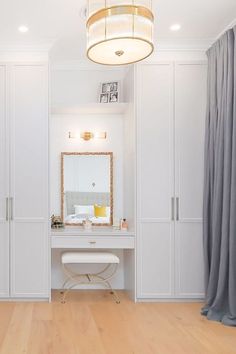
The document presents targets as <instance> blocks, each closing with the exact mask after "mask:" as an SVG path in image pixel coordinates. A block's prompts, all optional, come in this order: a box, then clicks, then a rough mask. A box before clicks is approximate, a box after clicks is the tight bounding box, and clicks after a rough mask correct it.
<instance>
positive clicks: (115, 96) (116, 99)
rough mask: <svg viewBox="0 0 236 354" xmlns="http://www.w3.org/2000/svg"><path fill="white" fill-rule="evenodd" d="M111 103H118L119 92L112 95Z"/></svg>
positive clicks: (110, 96)
mask: <svg viewBox="0 0 236 354" xmlns="http://www.w3.org/2000/svg"><path fill="white" fill-rule="evenodd" d="M109 102H118V92H111V93H110V95H109Z"/></svg>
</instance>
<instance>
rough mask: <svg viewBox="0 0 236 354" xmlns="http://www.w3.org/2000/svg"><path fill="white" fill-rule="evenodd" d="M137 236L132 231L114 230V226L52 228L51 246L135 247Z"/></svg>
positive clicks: (82, 247) (83, 247)
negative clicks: (85, 228) (88, 229)
mask: <svg viewBox="0 0 236 354" xmlns="http://www.w3.org/2000/svg"><path fill="white" fill-rule="evenodd" d="M134 244H135V237H134V232H132V231H120V230H113V229H112V228H109V227H108V228H102V227H97V228H93V229H92V230H90V231H87V230H84V229H83V228H82V227H66V228H65V229H61V230H59V229H58V230H51V248H64V249H73V248H76V249H91V248H92V249H134Z"/></svg>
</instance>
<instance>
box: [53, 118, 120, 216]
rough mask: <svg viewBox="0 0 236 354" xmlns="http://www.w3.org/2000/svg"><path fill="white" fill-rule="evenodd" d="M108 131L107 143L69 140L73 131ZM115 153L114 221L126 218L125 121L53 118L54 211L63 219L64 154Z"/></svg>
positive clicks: (114, 119)
mask: <svg viewBox="0 0 236 354" xmlns="http://www.w3.org/2000/svg"><path fill="white" fill-rule="evenodd" d="M90 130H91V131H106V132H107V139H104V140H103V139H93V140H90V141H84V140H83V139H80V138H78V139H69V137H68V132H69V131H75V132H76V131H90ZM109 151H111V152H113V154H114V156H113V171H114V173H113V194H114V201H113V203H114V206H113V207H114V217H115V218H121V217H122V216H123V117H122V116H121V115H104V116H96V115H85V116H77V115H68V116H65V115H52V116H51V118H50V210H51V214H56V215H60V213H61V211H60V197H61V180H60V178H61V160H60V156H61V152H109Z"/></svg>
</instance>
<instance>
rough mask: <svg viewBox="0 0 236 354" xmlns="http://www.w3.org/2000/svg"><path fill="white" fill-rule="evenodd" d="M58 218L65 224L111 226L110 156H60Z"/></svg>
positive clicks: (107, 153) (72, 153)
mask: <svg viewBox="0 0 236 354" xmlns="http://www.w3.org/2000/svg"><path fill="white" fill-rule="evenodd" d="M61 217H62V220H63V221H64V223H65V225H70V226H76V225H82V224H83V222H84V221H85V220H90V221H91V222H92V225H95V226H110V225H112V223H113V153H112V152H62V153H61Z"/></svg>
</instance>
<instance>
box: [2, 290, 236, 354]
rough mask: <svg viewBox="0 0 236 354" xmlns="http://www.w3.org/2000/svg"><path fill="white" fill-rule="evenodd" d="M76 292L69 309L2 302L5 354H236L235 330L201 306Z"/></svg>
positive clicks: (55, 302)
mask: <svg viewBox="0 0 236 354" xmlns="http://www.w3.org/2000/svg"><path fill="white" fill-rule="evenodd" d="M119 296H120V298H121V304H119V305H117V304H116V303H115V302H114V300H113V298H112V296H111V295H110V294H109V292H108V291H102V290H99V291H94V290H92V291H87V290H86V291H83V290H81V291H72V292H71V293H70V294H69V296H68V298H67V302H66V304H61V303H60V294H59V292H58V291H57V292H54V294H53V302H52V303H40V302H39V303H26V302H25V303H20V302H19V303H6V302H4V303H0V354H14V353H17V354H21V353H25V354H65V353H66V354H111V353H112V354H173V353H174V354H236V332H235V331H236V329H235V328H232V327H226V326H223V325H221V324H220V323H217V322H211V321H208V320H207V319H206V318H205V317H202V316H201V315H200V309H201V307H202V304H201V303H138V304H135V303H133V302H132V301H131V300H130V299H129V298H128V297H127V295H126V293H125V292H122V291H119Z"/></svg>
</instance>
